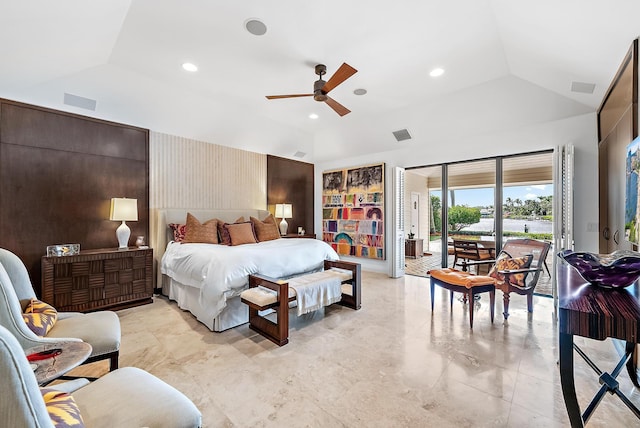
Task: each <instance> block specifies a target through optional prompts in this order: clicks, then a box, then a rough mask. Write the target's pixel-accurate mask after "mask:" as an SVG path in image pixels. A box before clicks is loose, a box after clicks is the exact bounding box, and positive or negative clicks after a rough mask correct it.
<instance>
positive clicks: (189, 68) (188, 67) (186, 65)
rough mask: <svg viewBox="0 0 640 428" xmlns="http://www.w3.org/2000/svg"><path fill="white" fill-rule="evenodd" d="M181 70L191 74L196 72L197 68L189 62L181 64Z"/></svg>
mask: <svg viewBox="0 0 640 428" xmlns="http://www.w3.org/2000/svg"><path fill="white" fill-rule="evenodd" d="M182 68H184V69H185V70H187V71H191V72H193V71H198V67H197V66H196V65H195V64H191V63H190V62H185V63H184V64H182Z"/></svg>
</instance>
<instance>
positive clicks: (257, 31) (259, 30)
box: [244, 18, 267, 36]
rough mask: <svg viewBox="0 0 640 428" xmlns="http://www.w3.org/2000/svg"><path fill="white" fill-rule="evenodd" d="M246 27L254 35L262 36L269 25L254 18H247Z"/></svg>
mask: <svg viewBox="0 0 640 428" xmlns="http://www.w3.org/2000/svg"><path fill="white" fill-rule="evenodd" d="M244 28H246V29H247V31H248V32H250V33H251V34H253V35H254V36H262V35H264V34H265V33H266V32H267V26H266V25H264V22H262V21H260V20H258V19H254V18H252V19H247V20H246V21H245V23H244Z"/></svg>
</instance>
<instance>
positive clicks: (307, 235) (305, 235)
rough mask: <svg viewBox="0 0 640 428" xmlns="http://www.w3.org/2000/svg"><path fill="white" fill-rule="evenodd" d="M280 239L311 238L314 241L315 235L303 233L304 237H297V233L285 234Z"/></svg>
mask: <svg viewBox="0 0 640 428" xmlns="http://www.w3.org/2000/svg"><path fill="white" fill-rule="evenodd" d="M280 237H281V238H311V239H316V235H312V234H309V233H305V234H304V235H298V234H297V233H287V234H286V235H281V236H280Z"/></svg>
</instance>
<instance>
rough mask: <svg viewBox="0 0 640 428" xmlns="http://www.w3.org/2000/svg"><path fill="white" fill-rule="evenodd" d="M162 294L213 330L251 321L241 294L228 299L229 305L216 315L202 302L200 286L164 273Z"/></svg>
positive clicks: (221, 329)
mask: <svg viewBox="0 0 640 428" xmlns="http://www.w3.org/2000/svg"><path fill="white" fill-rule="evenodd" d="M162 294H163V295H164V296H167V297H168V298H169V300H173V301H175V302H176V303H178V307H179V308H180V309H183V310H186V311H189V312H191V313H192V314H193V315H194V316H195V317H196V319H197V320H198V321H200V322H201V323H202V324H204V325H206V326H207V328H208V329H209V330H211V331H218V332H219V331H224V330H228V329H230V328H233V327H237V326H239V325H242V324H246V323H248V322H249V307H248V306H247V305H245V304H243V303H242V302H241V301H240V296H235V297H231V298H229V299H227V306H226V307H225V308H224V309H223V310H222V312H221V313H220V314H218V316H214V314H213V313H212V312H211V311H210V310H208V308H206V307H203V306H202V305H201V304H200V290H199V289H198V288H195V287H191V286H188V285H184V284H182V283H180V282H178V281H176V280H174V279H172V278H170V277H168V276H166V275H162Z"/></svg>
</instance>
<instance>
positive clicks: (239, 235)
mask: <svg viewBox="0 0 640 428" xmlns="http://www.w3.org/2000/svg"><path fill="white" fill-rule="evenodd" d="M225 228H226V229H227V231H228V232H229V237H230V238H231V245H242V244H255V243H257V242H258V241H257V240H256V235H255V234H254V233H253V225H252V224H251V222H250V221H247V222H245V223H234V224H228V225H226V226H225Z"/></svg>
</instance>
